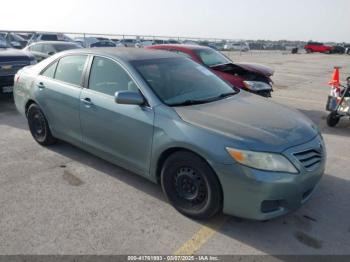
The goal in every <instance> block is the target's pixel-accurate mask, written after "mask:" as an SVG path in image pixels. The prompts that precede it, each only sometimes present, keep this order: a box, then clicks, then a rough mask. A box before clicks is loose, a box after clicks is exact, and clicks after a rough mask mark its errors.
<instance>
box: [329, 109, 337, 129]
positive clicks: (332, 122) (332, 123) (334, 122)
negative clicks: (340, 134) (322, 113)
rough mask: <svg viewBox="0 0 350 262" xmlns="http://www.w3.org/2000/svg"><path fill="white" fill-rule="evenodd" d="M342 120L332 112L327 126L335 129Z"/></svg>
mask: <svg viewBox="0 0 350 262" xmlns="http://www.w3.org/2000/svg"><path fill="white" fill-rule="evenodd" d="M339 120H340V116H339V115H337V113H336V112H332V113H330V114H329V115H328V117H327V125H328V126H330V127H335V126H336V125H337V124H338V123H339Z"/></svg>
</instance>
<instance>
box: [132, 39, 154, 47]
mask: <svg viewBox="0 0 350 262" xmlns="http://www.w3.org/2000/svg"><path fill="white" fill-rule="evenodd" d="M151 45H154V41H153V40H140V42H138V43H136V45H135V46H136V47H146V46H151Z"/></svg>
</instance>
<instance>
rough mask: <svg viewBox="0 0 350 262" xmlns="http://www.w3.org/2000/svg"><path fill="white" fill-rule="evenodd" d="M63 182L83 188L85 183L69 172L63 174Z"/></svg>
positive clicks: (65, 171)
mask: <svg viewBox="0 0 350 262" xmlns="http://www.w3.org/2000/svg"><path fill="white" fill-rule="evenodd" d="M62 177H63V180H65V181H67V182H68V184H70V185H71V186H81V185H82V184H84V182H83V181H82V180H81V179H80V178H79V177H77V176H75V175H73V174H72V173H71V172H69V171H68V170H64V172H63V176H62Z"/></svg>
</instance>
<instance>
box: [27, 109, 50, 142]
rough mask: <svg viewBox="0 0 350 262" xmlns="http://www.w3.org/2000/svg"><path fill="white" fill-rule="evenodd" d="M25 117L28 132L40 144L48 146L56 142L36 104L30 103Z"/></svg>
mask: <svg viewBox="0 0 350 262" xmlns="http://www.w3.org/2000/svg"><path fill="white" fill-rule="evenodd" d="M27 119H28V125H29V130H30V133H31V134H32V136H33V138H34V139H35V141H36V142H38V143H39V144H40V145H43V146H48V145H52V144H54V143H55V142H56V139H55V138H54V137H53V136H52V134H51V131H50V128H49V124H48V123H47V120H46V118H45V115H44V113H43V112H42V111H41V109H40V107H39V106H38V105H37V104H31V105H30V106H29V108H28V111H27Z"/></svg>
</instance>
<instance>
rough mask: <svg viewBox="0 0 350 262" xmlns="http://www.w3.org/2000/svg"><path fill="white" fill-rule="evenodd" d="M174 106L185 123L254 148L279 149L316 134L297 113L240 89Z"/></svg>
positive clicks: (310, 123) (302, 141)
mask: <svg viewBox="0 0 350 262" xmlns="http://www.w3.org/2000/svg"><path fill="white" fill-rule="evenodd" d="M174 109H175V111H176V112H177V113H178V115H179V116H180V117H181V118H182V119H183V120H184V121H185V122H187V123H190V124H192V125H196V126H199V127H201V128H205V129H208V130H210V131H213V132H216V133H219V134H222V135H224V136H226V137H229V138H232V139H233V140H234V141H239V142H240V143H243V144H244V145H245V146H246V147H248V149H250V150H254V151H268V152H282V151H284V150H286V149H287V148H289V147H292V146H296V145H300V144H303V143H305V142H307V141H309V140H311V139H313V138H314V137H315V136H316V135H317V134H318V133H317V129H316V127H315V126H314V124H312V122H311V121H310V120H309V119H308V118H307V117H305V116H304V115H303V114H301V113H300V112H298V111H296V110H293V109H290V108H287V107H285V106H282V105H279V104H277V103H274V102H271V101H269V100H267V99H265V98H260V97H259V96H257V95H251V94H248V93H246V92H244V91H241V92H240V94H237V95H235V96H233V97H230V98H227V99H224V100H220V101H216V102H212V103H207V104H201V105H194V106H183V107H175V108H174ZM234 141H233V145H234ZM228 146H229V145H228Z"/></svg>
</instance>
